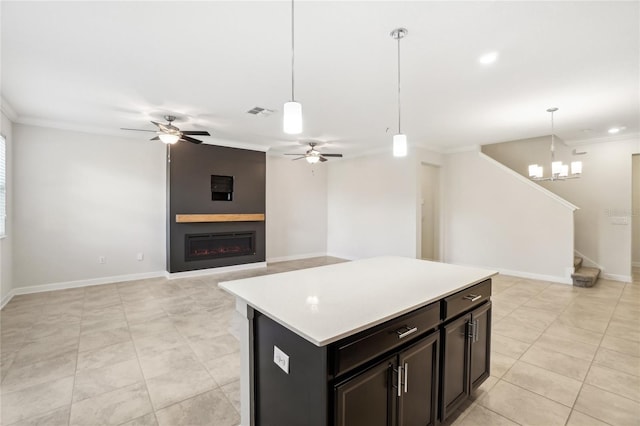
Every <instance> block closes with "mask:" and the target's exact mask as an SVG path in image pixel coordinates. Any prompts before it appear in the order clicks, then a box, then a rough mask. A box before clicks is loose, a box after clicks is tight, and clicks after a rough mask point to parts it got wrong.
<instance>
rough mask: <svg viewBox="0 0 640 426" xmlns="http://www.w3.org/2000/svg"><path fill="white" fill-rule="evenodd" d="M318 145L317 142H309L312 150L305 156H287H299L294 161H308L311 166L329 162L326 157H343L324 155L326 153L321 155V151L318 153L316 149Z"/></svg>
mask: <svg viewBox="0 0 640 426" xmlns="http://www.w3.org/2000/svg"><path fill="white" fill-rule="evenodd" d="M317 145H318V143H317V142H309V147H310V149H308V150H307V152H305V153H304V154H285V155H298V156H299V157H298V158H294V159H293V160H294V161H295V160H301V159H303V158H306V159H307V162H308V163H309V164H315V163H317V162H318V161H321V162H323V163H324V162H325V161H327V159H326V158H325V157H342V154H324V153H320V151H318V150H317V149H316V146H317Z"/></svg>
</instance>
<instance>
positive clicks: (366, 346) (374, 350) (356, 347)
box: [333, 302, 440, 376]
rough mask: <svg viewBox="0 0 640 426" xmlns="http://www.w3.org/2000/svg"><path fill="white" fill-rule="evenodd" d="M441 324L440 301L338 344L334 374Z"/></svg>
mask: <svg viewBox="0 0 640 426" xmlns="http://www.w3.org/2000/svg"><path fill="white" fill-rule="evenodd" d="M439 323H440V302H436V303H432V304H430V305H427V306H425V307H423V308H420V309H417V310H415V311H413V312H409V313H408V314H405V315H403V316H401V317H399V318H396V319H393V320H390V321H388V322H386V323H384V324H381V325H379V326H378V327H375V328H374V329H372V330H366V331H364V332H362V333H359V334H357V335H355V336H354V337H352V338H347V339H345V340H344V341H340V342H338V343H337V345H336V347H335V349H334V352H333V353H334V361H335V364H334V374H335V376H339V375H340V374H342V373H344V372H346V371H349V370H351V369H353V368H355V367H357V366H359V365H362V364H364V363H365V362H367V361H370V360H372V359H374V358H375V357H377V356H379V355H382V354H384V353H385V352H387V351H389V350H391V349H393V348H395V347H397V346H400V345H402V344H404V343H406V342H408V341H411V340H413V339H414V338H415V337H418V336H422V335H424V334H425V333H427V332H428V331H429V330H432V329H434V328H436V327H437V326H438V324H439Z"/></svg>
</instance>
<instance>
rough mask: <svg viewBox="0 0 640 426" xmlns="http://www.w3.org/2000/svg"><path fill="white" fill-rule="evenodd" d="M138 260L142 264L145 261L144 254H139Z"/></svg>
mask: <svg viewBox="0 0 640 426" xmlns="http://www.w3.org/2000/svg"><path fill="white" fill-rule="evenodd" d="M136 259H137V260H138V262H142V261H143V260H144V253H138V254H137V255H136Z"/></svg>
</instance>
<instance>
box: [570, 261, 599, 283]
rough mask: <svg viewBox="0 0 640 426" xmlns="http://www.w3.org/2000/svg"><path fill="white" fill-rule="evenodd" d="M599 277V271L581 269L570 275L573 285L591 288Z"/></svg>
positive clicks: (596, 269) (586, 268) (595, 269)
mask: <svg viewBox="0 0 640 426" xmlns="http://www.w3.org/2000/svg"><path fill="white" fill-rule="evenodd" d="M599 276H600V269H598V268H588V267H584V266H583V267H581V268H580V269H579V270H577V271H576V272H574V273H573V274H571V278H573V285H574V286H577V287H593V285H594V284H595V283H596V281H598V277H599Z"/></svg>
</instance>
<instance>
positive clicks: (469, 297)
mask: <svg viewBox="0 0 640 426" xmlns="http://www.w3.org/2000/svg"><path fill="white" fill-rule="evenodd" d="M463 299H467V300H468V301H470V302H475V301H476V300H480V299H482V295H481V294H468V295H466V296H465V297H463Z"/></svg>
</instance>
